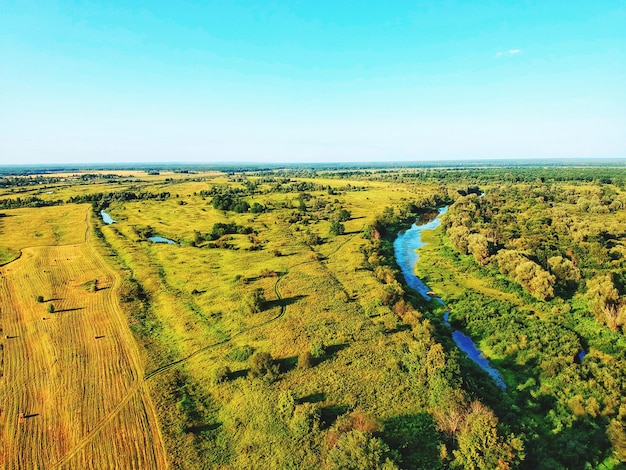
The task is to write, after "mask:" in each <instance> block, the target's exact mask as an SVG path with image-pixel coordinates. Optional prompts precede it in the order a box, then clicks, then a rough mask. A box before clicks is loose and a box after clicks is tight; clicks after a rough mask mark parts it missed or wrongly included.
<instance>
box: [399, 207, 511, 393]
mask: <svg viewBox="0 0 626 470" xmlns="http://www.w3.org/2000/svg"><path fill="white" fill-rule="evenodd" d="M447 210H448V207H442V208H440V209H439V214H438V216H437V218H435V219H433V220H431V221H430V222H428V223H425V224H422V225H416V224H413V226H412V227H411V228H410V229H408V230H406V231H405V232H401V233H399V234H398V237H397V238H396V240H395V241H394V243H393V249H394V254H395V257H396V262H397V263H398V266H400V269H401V270H402V274H403V276H404V280H405V281H406V283H407V285H409V286H410V287H412V288H413V289H415V290H416V291H417V292H418V293H419V294H420V295H421V296H422V297H424V298H425V299H426V300H430V299H431V296H430V295H429V294H428V292H431V290H430V288H429V287H428V286H427V285H426V284H424V283H423V282H422V280H421V279H420V278H418V277H417V276H416V275H415V263H417V260H418V259H419V254H418V253H417V250H418V249H420V248H421V247H423V246H424V245H426V243H424V242H423V241H422V232H423V231H424V230H434V229H436V228H437V227H439V225H441V220H440V217H441V216H442V215H443V214H445V213H446V211H447ZM435 299H436V300H437V301H438V302H440V303H441V304H443V305H445V304H444V302H443V300H441V299H440V298H438V297H435ZM449 316H450V312H446V313H445V314H444V316H443V323H444V325H446V326H448V327H451V325H450V322H449V321H448V319H449ZM452 339H453V340H454V343H455V344H456V345H457V347H458V348H459V349H460V350H461V351H463V352H464V353H465V354H466V355H467V357H468V358H470V359H471V360H472V361H473V362H474V363H475V364H477V365H478V366H479V367H480V368H481V369H482V370H484V371H485V372H487V374H489V376H490V377H491V378H492V379H493V381H494V382H495V383H496V385H497V386H498V387H500V388H502V389H506V383H505V382H504V380H503V379H502V376H501V375H500V372H499V371H498V370H497V369H496V368H495V367H493V365H491V363H490V362H489V361H488V360H487V358H485V356H484V355H483V353H482V351H481V350H480V349H478V348H477V347H476V345H475V344H474V341H472V338H470V337H469V336H467V335H465V334H463V333H462V332H460V331H458V330H455V331H453V332H452Z"/></svg>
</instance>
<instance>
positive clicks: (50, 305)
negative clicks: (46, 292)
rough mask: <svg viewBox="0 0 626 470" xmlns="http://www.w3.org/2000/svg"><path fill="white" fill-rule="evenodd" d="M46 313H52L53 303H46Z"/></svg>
mask: <svg viewBox="0 0 626 470" xmlns="http://www.w3.org/2000/svg"><path fill="white" fill-rule="evenodd" d="M48 313H54V305H52V304H48Z"/></svg>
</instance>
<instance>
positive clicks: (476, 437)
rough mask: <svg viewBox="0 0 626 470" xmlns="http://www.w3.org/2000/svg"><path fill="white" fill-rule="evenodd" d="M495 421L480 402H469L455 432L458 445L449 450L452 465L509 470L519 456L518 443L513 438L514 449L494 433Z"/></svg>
mask: <svg viewBox="0 0 626 470" xmlns="http://www.w3.org/2000/svg"><path fill="white" fill-rule="evenodd" d="M497 424H498V420H497V418H496V417H495V415H494V414H493V412H492V411H491V410H489V409H488V408H487V407H485V406H484V405H483V404H481V403H480V402H474V403H472V404H471V405H470V408H469V410H468V414H467V416H466V417H465V420H464V421H463V423H462V425H461V427H460V428H459V432H458V433H457V443H458V446H459V448H458V450H454V451H453V454H454V457H455V458H454V461H453V465H454V466H455V467H457V468H463V469H466V470H493V469H501V470H505V469H509V468H510V466H511V463H513V462H514V461H515V460H516V458H519V457H520V456H521V455H520V454H521V442H520V441H519V440H517V439H514V444H515V447H516V449H514V447H513V446H512V445H511V444H510V443H508V442H507V441H505V439H504V438H503V437H502V436H500V435H499V434H498V428H497ZM514 450H517V451H518V456H516V454H515V452H514Z"/></svg>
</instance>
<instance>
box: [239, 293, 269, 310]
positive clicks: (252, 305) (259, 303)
mask: <svg viewBox="0 0 626 470" xmlns="http://www.w3.org/2000/svg"><path fill="white" fill-rule="evenodd" d="M266 304H267V301H266V300H265V292H264V291H263V289H262V288H260V287H257V288H256V289H254V290H253V291H252V292H250V293H249V294H248V296H247V297H246V298H245V299H244V305H245V307H246V309H247V310H248V313H259V312H261V311H263V309H264V308H265V305H266Z"/></svg>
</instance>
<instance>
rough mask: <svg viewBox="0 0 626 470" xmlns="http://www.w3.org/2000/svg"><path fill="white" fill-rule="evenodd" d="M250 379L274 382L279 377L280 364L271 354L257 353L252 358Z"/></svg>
mask: <svg viewBox="0 0 626 470" xmlns="http://www.w3.org/2000/svg"><path fill="white" fill-rule="evenodd" d="M250 377H260V378H264V379H269V380H274V379H275V378H276V377H278V364H276V363H275V362H274V359H272V356H271V354H270V353H267V352H257V353H255V354H254V355H253V356H252V357H251V358H250Z"/></svg>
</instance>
